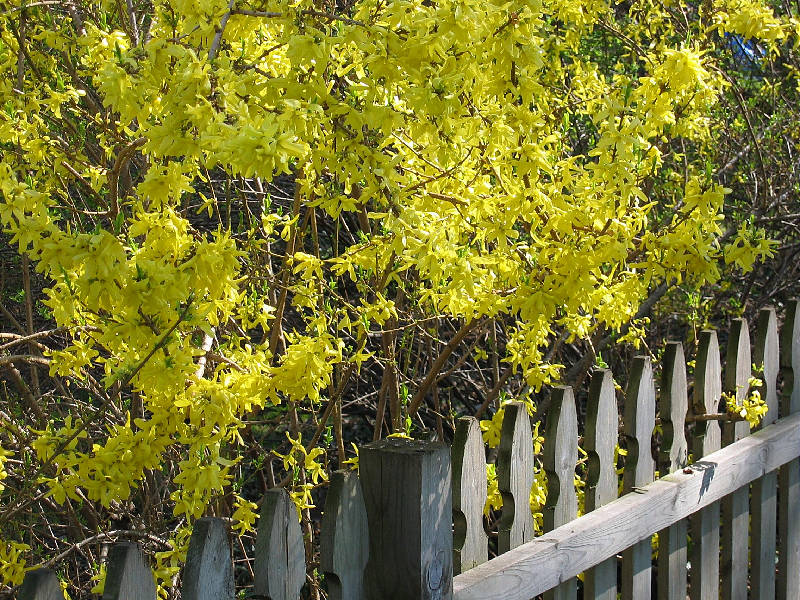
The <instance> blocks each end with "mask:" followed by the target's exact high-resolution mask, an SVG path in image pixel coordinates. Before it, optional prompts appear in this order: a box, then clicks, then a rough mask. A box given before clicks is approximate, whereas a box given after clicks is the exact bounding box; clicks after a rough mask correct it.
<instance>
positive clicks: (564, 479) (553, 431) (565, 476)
mask: <svg viewBox="0 0 800 600" xmlns="http://www.w3.org/2000/svg"><path fill="white" fill-rule="evenodd" d="M542 460H543V462H544V469H545V471H546V472H547V501H546V503H545V506H544V510H543V514H544V529H545V531H552V530H553V529H555V528H556V527H560V526H561V525H564V524H566V523H569V522H570V521H572V520H573V519H575V518H576V517H577V515H578V499H577V495H576V492H575V465H576V463H577V462H578V416H577V413H576V411H575V398H574V396H573V394H572V388H571V387H569V386H563V387H557V388H555V389H554V390H553V396H552V402H551V404H550V410H549V411H548V414H547V433H545V438H544V448H543V456H542Z"/></svg>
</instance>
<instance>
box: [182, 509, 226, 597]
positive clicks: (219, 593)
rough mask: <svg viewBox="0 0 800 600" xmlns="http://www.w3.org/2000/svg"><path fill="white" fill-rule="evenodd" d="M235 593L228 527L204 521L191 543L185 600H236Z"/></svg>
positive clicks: (219, 521) (196, 527)
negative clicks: (234, 598) (234, 599)
mask: <svg viewBox="0 0 800 600" xmlns="http://www.w3.org/2000/svg"><path fill="white" fill-rule="evenodd" d="M234 593H235V591H234V582H233V562H232V555H231V543H230V539H229V538H228V526H227V525H226V524H225V521H223V520H222V519H217V518H215V517H203V518H202V519H199V520H198V521H197V522H196V523H195V524H194V528H193V529H192V537H191V539H190V540H189V552H188V554H187V556H186V567H185V568H184V570H183V582H182V585H181V598H183V600H233V596H234Z"/></svg>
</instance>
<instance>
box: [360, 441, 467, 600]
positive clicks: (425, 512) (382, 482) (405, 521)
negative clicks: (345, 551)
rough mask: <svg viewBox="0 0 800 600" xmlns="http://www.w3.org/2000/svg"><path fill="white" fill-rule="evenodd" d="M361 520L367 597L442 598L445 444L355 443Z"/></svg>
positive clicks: (449, 536) (447, 489) (449, 578)
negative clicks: (366, 553) (357, 445)
mask: <svg viewBox="0 0 800 600" xmlns="http://www.w3.org/2000/svg"><path fill="white" fill-rule="evenodd" d="M360 471H361V481H362V489H363V492H364V504H365V505H366V509H367V520H368V522H369V534H370V538H369V540H370V541H369V562H368V563H367V569H366V584H367V598H368V599H369V600H450V598H452V595H453V531H452V520H451V519H452V515H453V512H452V511H453V509H452V500H451V471H450V448H449V447H448V446H446V445H445V444H441V443H436V442H421V441H414V440H404V439H397V438H390V439H385V440H382V441H379V442H374V443H372V444H367V445H366V446H364V447H362V448H361V452H360Z"/></svg>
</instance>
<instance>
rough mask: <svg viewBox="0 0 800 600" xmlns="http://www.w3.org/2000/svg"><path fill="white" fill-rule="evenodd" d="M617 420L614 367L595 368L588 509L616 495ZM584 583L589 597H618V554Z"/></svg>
mask: <svg viewBox="0 0 800 600" xmlns="http://www.w3.org/2000/svg"><path fill="white" fill-rule="evenodd" d="M617 421H618V419H617V400H616V396H615V394H614V379H613V378H612V376H611V371H609V370H608V369H601V370H598V371H595V373H594V374H593V375H592V382H591V384H590V386H589V401H588V403H587V405H586V434H585V436H584V440H585V448H584V449H585V450H586V453H587V455H588V458H589V469H588V473H587V478H586V491H585V496H584V508H585V512H587V513H589V512H591V511H593V510H595V509H596V508H599V507H601V506H603V505H604V504H608V503H609V502H611V501H612V500H616V498H617V469H616V464H615V462H614V447H615V446H616V444H617V429H618V426H617ZM583 583H584V591H583V596H584V598H586V600H617V560H616V558H610V559H608V560H606V561H604V562H602V563H600V564H599V565H597V566H596V567H594V568H593V569H590V570H588V571H586V573H585V575H584V581H583Z"/></svg>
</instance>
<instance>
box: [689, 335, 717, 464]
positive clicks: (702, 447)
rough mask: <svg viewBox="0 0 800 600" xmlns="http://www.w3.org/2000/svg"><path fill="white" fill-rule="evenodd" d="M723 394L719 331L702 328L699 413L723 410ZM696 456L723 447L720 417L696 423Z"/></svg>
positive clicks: (697, 384)
mask: <svg viewBox="0 0 800 600" xmlns="http://www.w3.org/2000/svg"><path fill="white" fill-rule="evenodd" d="M721 396H722V367H721V365H720V359H719V342H718V341H717V332H716V331H713V330H711V329H705V330H703V331H702V332H700V347H699V349H698V352H697V361H696V363H695V382H694V397H693V402H692V404H693V407H694V412H695V413H696V414H699V415H703V414H716V413H718V412H719V401H720V397H721ZM695 439H696V441H695V445H694V447H693V448H692V453H693V454H694V458H695V460H700V458H701V457H703V456H706V455H707V454H711V453H712V452H716V451H717V450H719V449H720V445H721V442H722V432H721V431H720V427H719V423H718V422H717V421H699V422H698V423H696V424H695Z"/></svg>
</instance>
